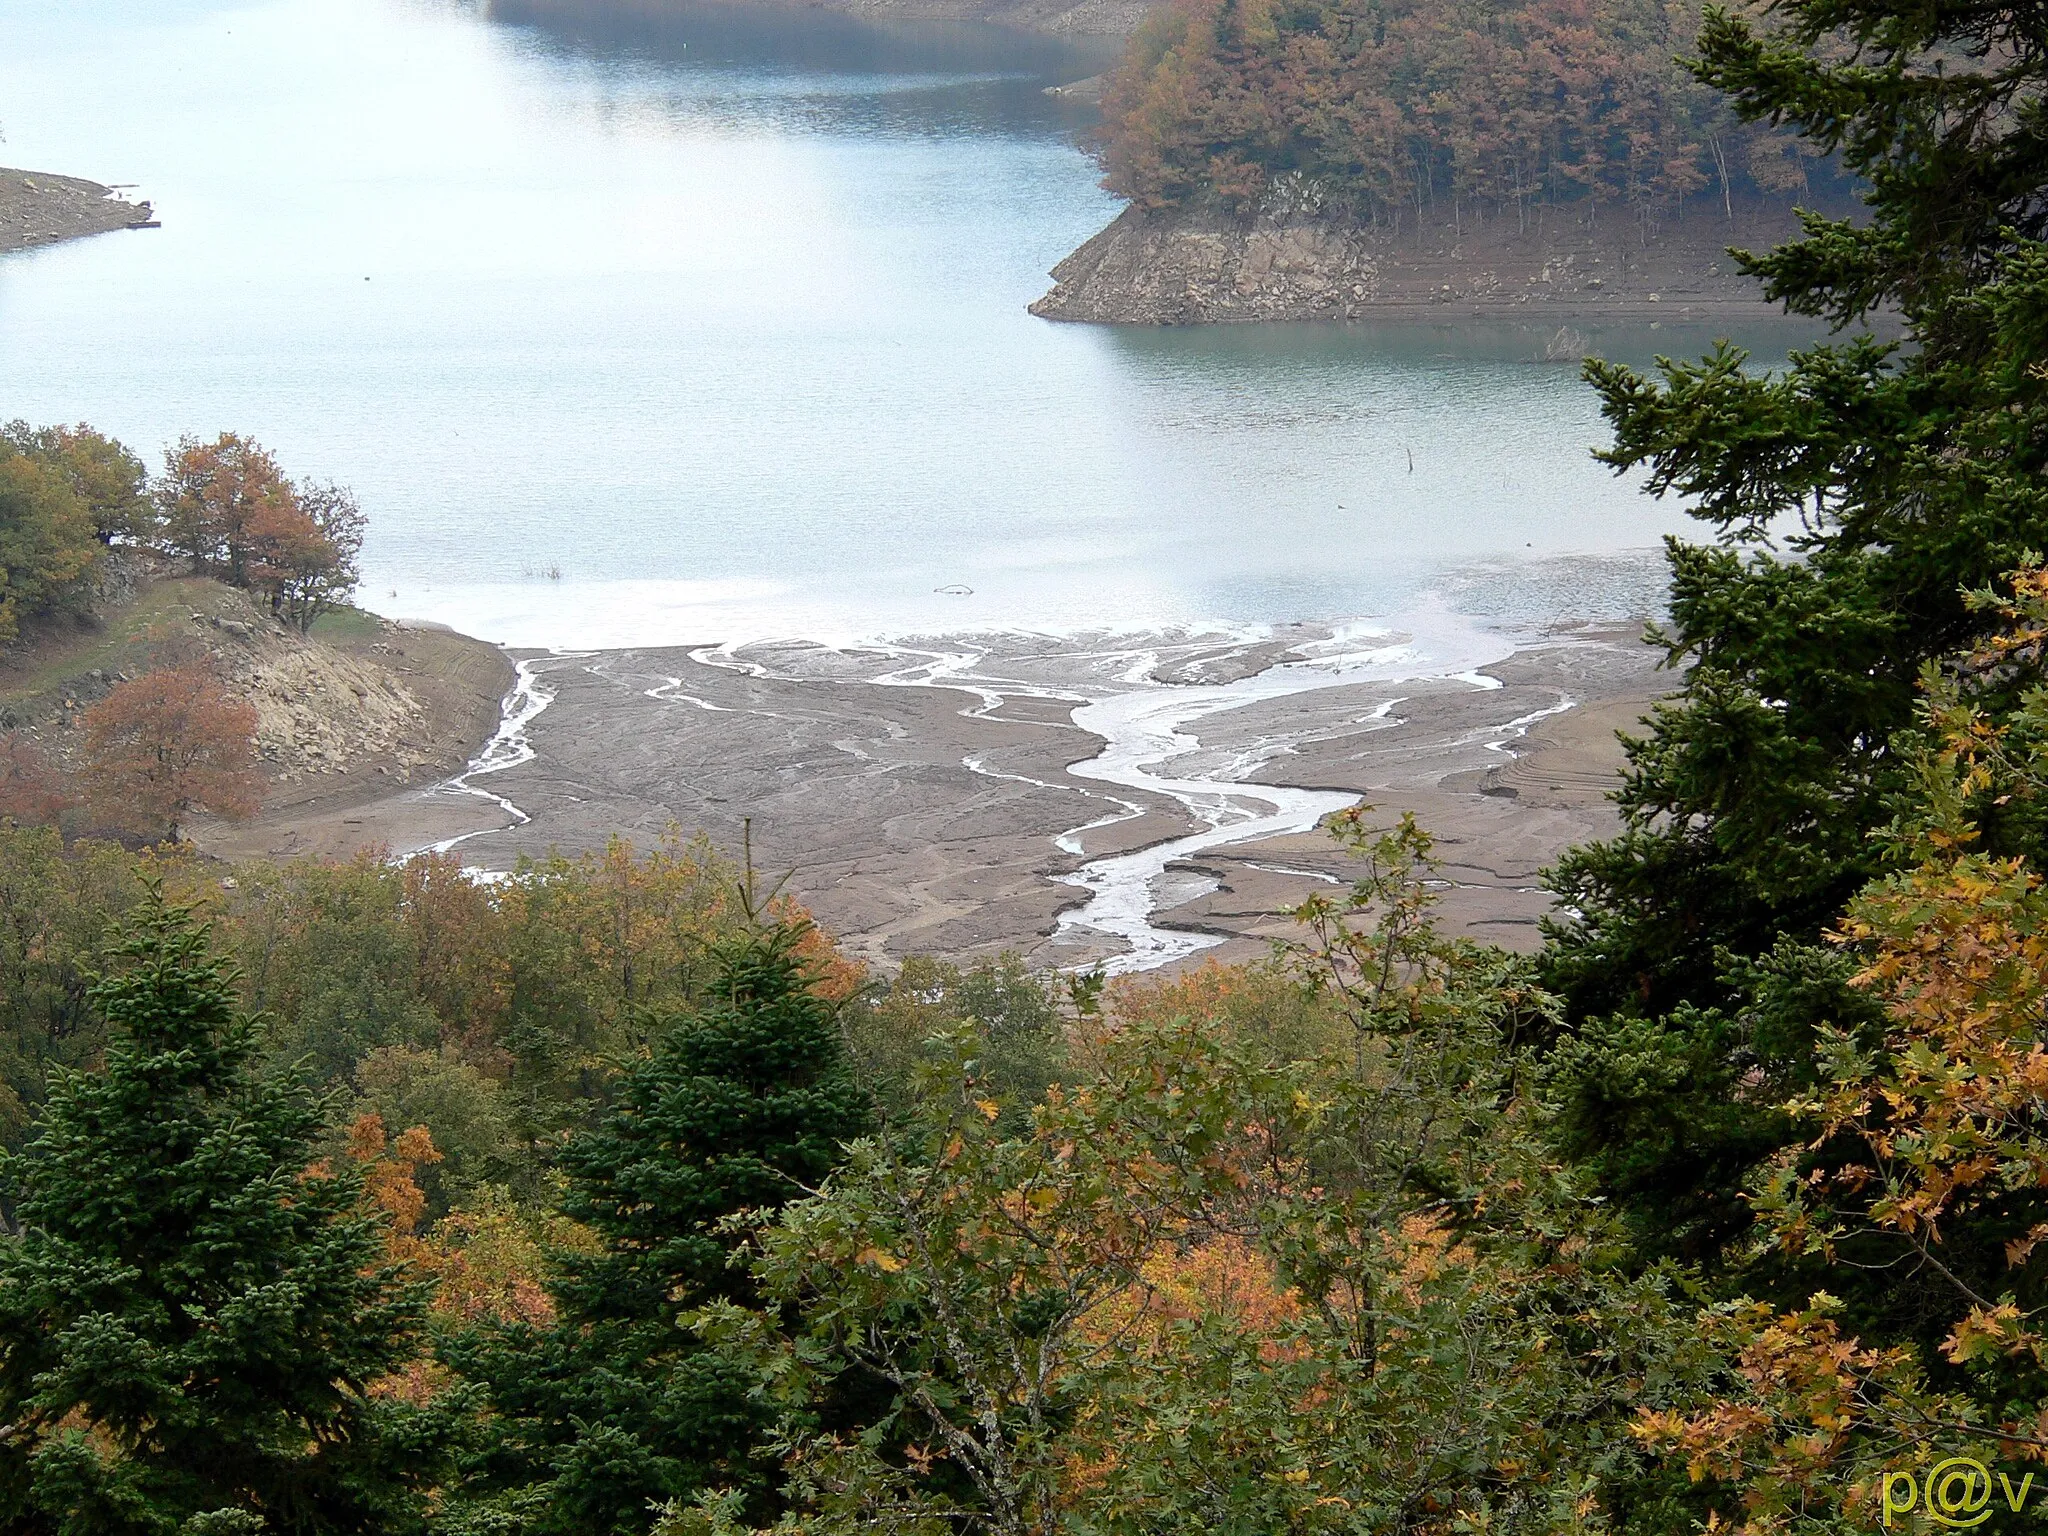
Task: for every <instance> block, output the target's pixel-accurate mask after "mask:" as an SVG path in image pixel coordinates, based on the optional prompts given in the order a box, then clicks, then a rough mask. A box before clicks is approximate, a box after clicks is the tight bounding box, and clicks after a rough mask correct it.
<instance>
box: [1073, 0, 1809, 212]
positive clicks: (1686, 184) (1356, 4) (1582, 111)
mask: <svg viewBox="0 0 2048 1536" xmlns="http://www.w3.org/2000/svg"><path fill="white" fill-rule="evenodd" d="M1698 30H1699V12H1698V9H1697V8H1696V7H1695V6H1692V5H1688V4H1685V3H1683V0H1510V3H1505V4H1496V3H1492V0H1481V3H1468V0H1334V3H1325V0H1167V3H1166V4H1164V5H1162V6H1160V7H1159V8H1158V9H1157V10H1155V11H1154V12H1153V13H1152V15H1151V16H1150V17H1149V18H1148V19H1147V20H1146V22H1145V24H1144V25H1143V26H1142V27H1141V28H1140V29H1139V31H1138V33H1137V35H1136V36H1135V38H1134V39H1133V41H1132V44H1131V48H1130V51H1129V53H1128V55H1127V56H1126V58H1125V60H1124V62H1123V64H1122V65H1121V67H1119V68H1118V69H1117V71H1116V72H1115V73H1114V74H1113V75H1112V76H1111V77H1110V80H1109V82H1108V85H1107V88H1106V90H1105V92H1104V96H1103V114H1104V119H1105V127H1104V132H1103V148H1102V152H1103V160H1104V165H1105V167H1106V170H1107V172H1108V175H1107V179H1106V182H1105V185H1107V186H1108V187H1109V188H1110V190H1112V191H1114V192H1117V193H1119V194H1121V195H1122V196H1125V197H1128V198H1130V199H1131V200H1132V201H1133V202H1134V203H1136V204H1137V205H1138V206H1139V207H1141V208H1147V209H1157V208H1167V207H1176V206H1187V205H1190V204H1202V203H1210V204H1219V205H1221V207H1222V208H1224V209H1225V210H1227V211H1230V212H1233V213H1246V212H1250V211H1251V210H1253V209H1256V208H1260V207H1262V206H1271V205H1273V204H1275V203H1278V204H1279V205H1282V206H1291V207H1294V208H1298V209H1301V210H1304V211H1314V212H1323V213H1327V214H1331V215H1339V216H1344V217H1348V218H1350V219H1353V220H1356V221H1358V222H1361V223H1365V224H1369V225H1373V226H1384V227H1386V228H1387V229H1388V230H1389V232H1390V233H1396V234H1398V232H1399V231H1400V229H1401V227H1402V225H1403V223H1404V221H1405V223H1406V224H1407V226H1408V227H1409V228H1410V230H1411V231H1412V230H1414V229H1415V228H1417V227H1418V226H1419V225H1420V224H1422V223H1423V222H1424V221H1425V220H1426V221H1428V222H1430V223H1432V224H1434V223H1437V222H1440V221H1441V222H1445V223H1450V224H1453V225H1455V224H1456V223H1458V222H1459V221H1461V220H1462V219H1463V218H1466V217H1471V218H1474V219H1477V218H1480V217H1482V216H1491V217H1495V218H1500V217H1506V218H1511V219H1513V220H1514V221H1515V223H1516V225H1517V227H1520V228H1526V227H1527V226H1528V225H1529V223H1530V222H1531V221H1532V220H1538V219H1540V218H1542V216H1543V213H1544V210H1546V209H1547V208H1549V207H1551V206H1554V205H1557V204H1566V203H1577V202H1580V201H1582V200H1585V201H1590V202H1591V203H1592V204H1594V205H1596V206H1597V205H1600V204H1605V203H1616V204H1621V205H1624V206H1626V207H1628V208H1632V209H1635V210H1638V211H1643V210H1646V209H1649V208H1653V207H1657V206H1662V207H1666V208H1669V207H1671V206H1673V205H1676V204H1679V203H1682V202H1684V201H1685V200H1686V199H1688V198H1691V197H1694V196H1695V195H1697V194H1701V193H1707V192H1711V193H1712V194H1713V195H1714V196H1715V198H1716V199H1717V200H1719V201H1721V202H1723V203H1728V202H1730V201H1731V200H1732V199H1733V198H1734V197H1735V196H1737V195H1741V196H1744V197H1751V196H1755V195H1757V194H1767V195H1771V196H1784V195H1789V194H1801V195H1806V194H1809V193H1810V192H1811V191H1812V190H1813V184H1814V182H1815V180H1816V179H1819V180H1820V181H1821V182H1822V183H1824V184H1826V183H1831V182H1832V181H1833V179H1834V178H1833V175H1832V172H1831V170H1830V168H1829V165H1828V163H1827V160H1826V157H1825V155H1824V154H1823V152H1822V150H1821V148H1820V147H1819V146H1818V145H1817V144H1816V142H1815V141H1814V140H1812V139H1810V138H1802V137H1800V136H1798V135H1796V134H1793V133H1787V132H1784V131H1780V130H1774V129H1773V128H1772V127H1770V126H1769V125H1768V124H1761V123H1757V122H1744V121H1743V120H1742V119H1740V118H1739V117H1738V116H1737V115H1736V114H1735V113H1734V112H1732V111H1731V110H1730V109H1729V106H1728V105H1727V104H1726V103H1725V102H1724V101H1723V100H1722V98H1721V97H1720V96H1718V95H1717V94H1716V93H1715V92H1714V91H1713V90H1712V89H1710V88H1709V87H1708V86H1706V85H1705V84H1703V83H1702V82H1701V81H1700V80H1698V79H1697V78H1695V77H1694V76H1693V75H1692V74H1691V73H1689V72H1688V71H1687V70H1686V69H1685V68H1683V67H1682V65H1681V64H1680V63H1679V62H1678V57H1679V56H1680V55H1690V54H1692V53H1693V52H1694V51H1695V50H1696V49H1697V47H1698V46H1699V37H1698Z"/></svg>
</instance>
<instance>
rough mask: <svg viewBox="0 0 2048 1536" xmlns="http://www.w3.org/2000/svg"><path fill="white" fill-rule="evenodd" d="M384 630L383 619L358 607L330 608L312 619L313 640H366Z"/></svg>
mask: <svg viewBox="0 0 2048 1536" xmlns="http://www.w3.org/2000/svg"><path fill="white" fill-rule="evenodd" d="M383 631H384V621H383V620H382V619H380V618H378V617H377V615H375V614H374V613H365V612H364V611H363V610H362V609H360V608H330V609H328V610H327V612H325V613H323V614H321V615H320V617H319V618H317V619H315V620H314V621H313V638H314V639H315V640H368V639H373V638H375V637H376V636H377V635H380V634H382V633H383Z"/></svg>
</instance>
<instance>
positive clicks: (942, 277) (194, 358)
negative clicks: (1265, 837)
mask: <svg viewBox="0 0 2048 1536" xmlns="http://www.w3.org/2000/svg"><path fill="white" fill-rule="evenodd" d="M1103 63H1104V55H1103V53H1102V51H1101V50H1100V49H1099V48H1098V49H1094V50H1090V49H1088V48H1084V47H1080V46H1075V45H1072V44H1068V43H1062V42H1057V41H1053V40H1049V39H1045V38H1037V37H1030V36H1022V35H1018V34H1012V33H1006V32H1003V31H1000V30H998V29H994V28H984V27H971V26H957V25H945V24H921V25H893V26H881V25H870V24H866V23H860V22H855V21H852V20H848V19H845V18H841V17H835V16H831V15H828V14H825V13H821V12H817V11H812V10H805V9H773V8H759V9H746V8H738V9H733V8H727V9H715V8H708V7H700V6H695V5H681V4H673V5H660V4H656V3H655V0H638V4H637V5H636V4H627V5H623V6H612V7H605V6H602V5H595V4H578V3H554V4H549V5H545V6H542V5H539V4H538V3H536V0H525V3H523V4H520V5H512V4H498V5H495V6H487V5H481V4H477V3H470V0H254V3H249V4H240V5H228V4H221V3H219V0H0V129H4V132H5V135H6V137H5V140H4V142H0V163H4V164H9V165H20V166H28V167H32V168H35V169H42V170H49V171H58V172H65V173H69V174H75V175H80V176H87V177H91V178H93V179H95V180H99V181H103V182H108V183H133V184H135V186H136V191H135V192H134V193H133V194H132V195H134V196H137V197H147V198H150V199H152V200H153V202H154V203H155V206H156V210H157V213H158V215H159V217H160V218H161V219H162V221H163V227H162V228H161V229H159V230H154V231H147V232H137V233H126V232H123V233H116V234H111V235H106V236H101V237H99V238H96V239H93V240H89V241H82V242H76V243H72V244H69V245H64V246H59V247H55V248H51V249H48V250H42V251H33V252H29V253H25V254H21V255H15V256H10V257H0V417H6V416H24V417H27V418H29V419H31V420H34V421H51V420H81V419H82V420H87V421H91V422H93V423H95V424H97V425H99V426H101V427H103V428H105V429H107V430H109V431H112V432H114V433H116V434H117V435H119V436H121V437H123V438H124V439H126V440H128V441H129V442H130V443H132V444H135V445H136V446H138V447H139V448H142V449H144V450H145V451H146V452H148V453H150V454H152V455H153V454H154V452H155V451H156V450H157V449H158V448H159V447H160V446H161V445H162V444H163V443H164V442H166V441H167V440H169V439H171V438H173V437H175V436H177V435H178V434H180V433H185V432H194V433H199V434H202V435H209V436H210V435H211V434H213V433H216V432H219V431H222V430H225V429H234V430H237V431H242V432H246V433H251V434H253V435H254V436H256V437H257V438H258V439H260V440H261V441H263V442H264V443H266V444H268V445H270V446H271V447H273V448H274V449H276V450H277V451H278V453H279V454H280V455H281V457H282V458H283V459H284V461H285V463H286V465H287V467H288V468H290V469H292V470H293V471H294V472H298V473H304V474H310V475H314V476H318V477H321V478H332V479H336V480H340V481H342V482H344V483H347V484H349V485H352V486H353V487H354V488H355V489H356V491H357V492H358V494H359V496H360V498H361V500H362V502H363V504H364V506H365V507H366V508H367V509H368V510H369V512H370V514H371V518H372V523H371V538H370V542H369V546H368V549H367V551H366V559H365V566H366V576H367V580H366V586H365V594H364V595H365V598H366V600H367V601H368V602H369V603H370V604H371V605H372V606H374V607H376V608H379V609H381V610H383V611H386V612H391V613H397V614H404V615H411V616H420V617H430V618H437V619H441V620H445V621H447V622H450V623H453V624H456V625H458V626H461V627H464V628H467V629H470V630H472V631H473V632H476V633H480V634H483V635H486V636H488V637H490V638H493V639H497V640H501V641H505V642H509V643H514V644H556V645H591V644H615V643H660V642H668V641H676V642H680V641H691V642H700V641H707V640H725V639H733V638H740V637H746V636H761V635H778V634H787V635H804V636H810V637H815V638H840V637H846V636H853V635H859V634H863V633H879V632H902V631H906V630H920V631H927V632H929V631H935V630H947V629H954V630H958V629H967V628H973V627H978V626H996V625H1021V626H1035V627H1048V628H1093V627H1097V626H1117V627H1128V626H1143V625H1150V624H1177V623H1191V622H1221V623H1227V624H1232V625H1259V624H1268V623H1275V622H1282V621H1289V620H1327V619H1340V618H1347V617H1352V616H1359V615H1372V614H1386V613H1393V612H1397V611H1399V610H1401V609H1402V608H1403V607H1405V606H1408V605H1410V604H1412V603H1413V602H1415V601H1416V600H1417V599H1418V597H1419V596H1420V595H1421V594H1424V593H1426V592H1431V591H1436V592H1445V593H1448V594H1450V598H1449V600H1450V601H1452V602H1454V603H1455V602H1460V601H1466V602H1469V603H1471V604H1472V605H1474V606H1476V607H1478V608H1480V609H1482V610H1483V609H1486V608H1487V607H1488V606H1489V604H1490V605H1492V606H1493V607H1494V608H1497V609H1500V610H1502V611H1508V610H1512V611H1514V612H1516V613H1518V614H1521V615H1523V616H1539V617H1540V616H1542V614H1543V613H1544V612H1545V611H1546V610H1550V611H1554V612H1556V613H1558V614H1567V613H1582V614H1588V615H1592V614H1595V613H1597V612H1599V611H1600V610H1603V609H1605V610H1613V611H1618V612H1627V611H1632V610H1639V609H1640V608H1641V607H1642V606H1643V605H1644V603H1645V602H1647V601H1652V600H1654V587H1655V574H1654V564H1653V562H1651V561H1650V560H1648V559H1647V558H1645V557H1642V556H1640V555H1631V554H1628V553H1627V552H1630V551H1642V550H1645V549H1647V548H1649V547H1651V546H1653V545H1655V544H1656V542H1657V540H1658V538H1659V536H1660V535H1661V534H1663V533H1664V532H1666V531H1667V530H1672V529H1677V528H1680V527H1683V526H1684V525H1685V522H1686V520H1685V519H1684V517H1683V515H1682V514H1681V513H1680V511H1679V510H1678V508H1676V507H1675V506H1670V505H1665V506H1659V505H1658V504H1656V503H1654V502H1651V501H1649V500H1647V499H1645V498H1644V497H1642V496H1640V495H1639V494H1637V493H1636V492H1635V491H1634V490H1633V489H1632V487H1631V486H1630V485H1629V484H1627V483H1625V482H1622V481H1617V480H1616V479H1615V478H1614V477H1613V476H1612V475H1611V474H1610V473H1609V472H1608V471H1606V470H1605V469H1603V468H1601V467H1600V466H1599V465H1597V464H1596V463H1594V462H1593V461H1592V459H1591V458H1590V457H1589V454H1588V449H1589V448H1590V447H1591V446H1592V445H1594V444H1595V443H1597V442H1598V441H1600V440H1601V438H1602V435H1603V433H1602V427H1601V423H1600V420H1599V416H1598V411H1597V409H1596V406H1595V402H1594V400H1593V397H1592V395H1591V393H1590V391H1588V390H1587V389H1586V387H1585V386H1584V385H1583V384H1582V383H1580V382H1579V380H1578V378H1577V376H1576V373H1575V371H1574V370H1572V369H1570V368H1567V367H1558V366H1555V365H1550V366H1544V365H1539V364H1535V363H1532V362H1529V361H1526V359H1527V358H1529V357H1530V356H1531V355H1533V353H1534V352H1535V351H1536V350H1537V348H1538V347H1539V346H1540V344H1541V341H1542V339H1543V338H1542V336H1541V335H1540V334H1537V333H1534V332H1531V331H1528V330H1522V329H1515V328H1512V327H1494V328H1491V329H1486V328H1481V329H1470V328H1468V329H1465V330H1448V329H1441V328H1429V327H1406V328H1398V327H1397V328H1367V327H1351V328H1345V327H1306V326H1304V327H1260V328H1242V327H1232V328H1213V329H1197V330H1172V331H1139V330H1117V329H1107V328H1095V327H1079V326H1069V325H1056V324H1052V323H1049V322H1046V321H1041V320H1037V319H1034V318H1032V317H1031V316H1030V315H1028V314H1026V313H1025V308H1024V306H1025V305H1026V304H1027V303H1029V302H1030V301H1031V300H1032V299H1033V298H1035V297H1037V296H1038V295H1039V294H1040V293H1041V292H1043V291H1044V289H1045V288H1046V286H1047V280H1046V277H1045V273H1046V271H1047V269H1048V268H1050V267H1051V266H1052V265H1053V264H1054V263H1055V262H1056V261H1058V260H1059V259H1060V257H1062V256H1063V255H1065V254H1066V252H1067V251H1069V250H1070V249H1072V248H1073V247H1074V246H1075V245H1076V244H1078V243H1079V242H1080V241H1081V240H1083V239H1085V238H1086V237H1087V236H1088V235H1090V234H1092V233H1094V231H1095V230H1097V229H1098V228H1100V227H1101V226H1102V225H1103V224H1104V223H1105V222H1107V220H1108V219H1109V218H1110V217H1112V216H1113V215H1114V213H1115V212H1116V209H1117V204H1116V202H1115V201H1114V200H1113V199H1112V198H1111V197H1110V196H1109V195H1108V194H1106V193H1105V192H1103V191H1101V190H1100V188H1099V187H1098V186H1097V178H1098V174H1099V173H1098V171H1097V168H1096V167H1095V166H1094V164H1093V163H1092V162H1091V161H1090V160H1089V159H1088V158H1087V157H1086V156H1085V154H1083V153H1082V152H1081V150H1080V149H1079V148H1077V138H1078V135H1080V134H1081V133H1083V132H1085V130H1086V127H1087V124H1088V118H1087V116H1086V114H1085V113H1083V112H1080V111H1078V110H1077V109H1074V108H1072V107H1069V106H1065V105H1062V104H1061V103H1059V102H1058V101H1056V100H1054V99H1050V98H1048V97H1046V96H1045V95H1044V93H1043V88H1044V87H1045V86H1046V85H1048V84H1057V83H1060V82H1062V81H1066V80H1071V79H1074V78H1077V77H1079V76H1082V75H1086V74H1090V73H1093V72H1094V71H1096V70H1097V69H1099V68H1100V67H1102V64H1103ZM1707 339H1708V337H1707V335H1706V334H1705V333H1701V332H1684V331H1680V330H1677V329H1676V328H1671V327H1667V328H1665V329H1664V330H1663V331H1662V332H1661V334H1659V335H1656V336H1652V335H1650V334H1648V333H1647V332H1637V333H1633V334H1624V333H1620V332H1609V333H1600V332H1595V341H1596V343H1599V344H1601V345H1603V346H1605V347H1607V348H1608V349H1609V350H1612V351H1615V352H1616V353H1618V354H1625V355H1630V356H1640V355H1647V353H1648V352H1649V351H1651V350H1652V349H1653V348H1654V349H1657V350H1671V351H1684V352H1689V351H1694V350H1697V349H1698V348H1699V347H1700V346H1701V345H1703V344H1704V342H1705V341H1706V340H1707ZM1528 562H1535V563H1533V564H1531V563H1528ZM557 572H558V573H559V574H558V575H557V574H555V573H557ZM940 588H953V589H955V590H953V591H950V592H941V591H939V590H937V589H940ZM963 588H964V589H968V590H966V591H961V590H958V589H963Z"/></svg>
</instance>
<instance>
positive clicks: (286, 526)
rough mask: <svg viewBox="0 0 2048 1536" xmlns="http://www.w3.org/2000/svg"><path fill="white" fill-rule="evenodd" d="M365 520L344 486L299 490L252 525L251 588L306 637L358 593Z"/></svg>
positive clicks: (265, 509) (277, 500)
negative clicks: (323, 616)
mask: <svg viewBox="0 0 2048 1536" xmlns="http://www.w3.org/2000/svg"><path fill="white" fill-rule="evenodd" d="M364 523H365V519H364V517H363V513H362V509H361V508H359V507H358V506H357V505H356V501H355V497H354V496H353V495H352V494H351V493H350V492H348V491H347V490H345V489H343V488H342V487H341V486H338V485H310V484H308V485H294V486H290V487H288V494H286V495H284V496H280V497H273V498H271V499H269V500H266V501H265V502H263V503H262V504H261V505H260V506H258V507H257V508H256V510H255V514H254V516H253V517H252V518H251V520H250V522H249V528H248V533H249V545H250V560H249V583H250V585H251V586H253V587H254V588H255V589H256V590H258V591H260V592H261V593H263V595H264V596H265V597H267V598H268V599H269V600H270V611H271V613H272V614H274V615H275V616H276V617H278V618H280V619H282V620H284V621H285V622H286V623H288V624H290V625H291V626H292V627H293V628H294V629H296V630H298V632H299V633H300V634H302V635H303V634H305V633H306V632H307V631H308V630H310V629H311V628H312V627H313V621H314V620H315V619H317V618H319V617H320V615H321V614H323V613H325V612H327V610H328V609H330V608H332V607H334V606H335V604H337V603H340V602H342V601H344V600H345V599H346V598H347V597H348V595H349V594H350V593H351V592H353V591H355V588H356V580H357V564H356V562H357V558H358V556H359V555H360V554H361V552H362V547H363V527H364Z"/></svg>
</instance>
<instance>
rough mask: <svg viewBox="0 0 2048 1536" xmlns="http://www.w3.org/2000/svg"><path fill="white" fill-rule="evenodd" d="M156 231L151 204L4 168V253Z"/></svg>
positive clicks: (0, 204) (0, 216)
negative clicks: (88, 237) (128, 232)
mask: <svg viewBox="0 0 2048 1536" xmlns="http://www.w3.org/2000/svg"><path fill="white" fill-rule="evenodd" d="M155 227H156V216H155V214H154V213H153V212H152V211H151V209H150V205H149V204H148V203H131V202H129V201H127V199H126V198H124V197H122V196H121V194H120V192H119V191H118V190H116V189H114V188H111V187H103V186H101V185H100V184H99V183H98V182H96V181H82V180H80V179H79V178H78V177H76V176H52V175H49V174H47V173H46V172H43V171H22V170H13V169H8V168H6V167H0V252H5V251H21V250H28V249H30V248H31V247H34V246H41V245H55V244H56V243H57V242H58V241H60V240H76V239H79V238H81V237H83V236H85V235H99V234H105V233H106V232H107V231H108V230H114V229H154V228H155Z"/></svg>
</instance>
